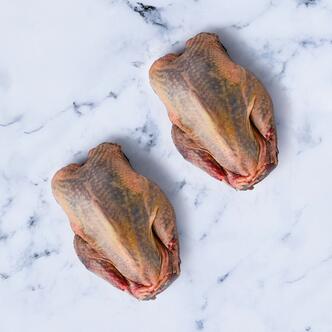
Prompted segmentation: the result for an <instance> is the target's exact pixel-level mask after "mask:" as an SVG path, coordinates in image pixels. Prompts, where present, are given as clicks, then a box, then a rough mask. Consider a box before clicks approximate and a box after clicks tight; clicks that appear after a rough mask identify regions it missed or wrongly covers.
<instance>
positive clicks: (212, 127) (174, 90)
mask: <svg viewBox="0 0 332 332" xmlns="http://www.w3.org/2000/svg"><path fill="white" fill-rule="evenodd" d="M149 74H150V82H151V86H152V87H153V89H154V91H155V92H156V93H157V94H158V96H159V97H160V99H161V100H162V101H163V103H164V104H165V106H166V108H167V110H168V115H169V118H170V120H171V122H172V123H173V128H172V137H173V141H174V143H175V145H176V147H177V148H178V150H179V151H180V153H181V154H182V155H183V156H184V157H185V158H186V159H187V160H189V161H190V162H192V163H193V164H195V165H196V166H198V167H200V168H202V169H203V170H205V171H206V172H208V173H209V174H210V175H212V176H214V177H215V178H217V179H219V180H222V181H225V182H226V183H228V184H230V185H231V186H232V187H234V188H235V189H240V190H245V189H251V188H252V187H253V185H254V184H255V183H257V182H259V181H260V180H262V179H263V178H264V177H265V176H266V175H267V174H268V173H269V172H270V171H271V170H272V169H273V168H274V167H275V166H276V165H277V162H278V159H277V155H278V149H277V137H276V128H275V124H274V118H273V106H272V101H271V98H270V96H269V95H268V93H267V91H266V90H265V88H264V87H263V85H262V84H261V83H260V82H259V80H258V79H257V78H255V77H254V75H253V74H252V73H250V72H249V71H247V70H245V69H244V68H242V67H241V66H239V65H237V64H235V63H234V62H233V61H232V60H231V58H230V57H229V55H228V54H227V52H226V50H225V48H224V47H223V45H222V44H221V43H220V41H219V38H218V36H217V35H215V34H211V33H200V34H198V35H197V36H195V37H193V38H191V39H190V40H188V41H187V43H186V48H185V50H184V52H183V53H181V54H179V55H177V54H167V55H166V56H164V57H162V58H160V59H158V60H157V61H155V62H154V63H153V65H152V66H151V68H150V73H149Z"/></svg>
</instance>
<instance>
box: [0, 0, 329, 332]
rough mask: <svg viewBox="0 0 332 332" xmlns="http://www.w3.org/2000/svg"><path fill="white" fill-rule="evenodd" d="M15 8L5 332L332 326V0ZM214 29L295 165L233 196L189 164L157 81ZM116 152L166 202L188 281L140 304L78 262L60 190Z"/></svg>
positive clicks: (86, 0)
mask: <svg viewBox="0 0 332 332" xmlns="http://www.w3.org/2000/svg"><path fill="white" fill-rule="evenodd" d="M145 5H151V6H153V7H150V8H149V7H146V8H145V10H144V7H143V6H142V5H140V4H138V3H136V2H135V1H132V0H128V1H126V0H113V1H112V0H58V1H45V0H44V1H43V0H30V1H24V0H0V151H1V158H0V308H1V309H0V331H1V332H21V331H25V332H30V331H31V332H32V331H34V332H42V331H43V332H44V331H47V332H53V331H62V332H67V331H68V332H69V331H80V332H90V331H107V332H109V331H115V332H132V331H133V332H150V331H151V332H152V331H153V332H154V331H159V332H166V331H167V332H169V331H180V332H189V331H208V332H214V331H216V332H217V331H218V332H219V331H224V332H232V331H234V332H240V331H249V332H251V331H252V332H265V331H267V332H308V331H310V332H329V331H332V314H331V308H332V225H331V208H332V201H331V193H330V190H331V178H330V172H331V168H332V153H331V147H332V133H331V122H332V106H331V102H330V96H331V91H332V1H331V0H251V1H245V0H233V1H226V0H224V1H220V0H219V1H218V0H197V1H194V0H181V1H175V0H167V1H162V0H150V1H149V2H148V3H145ZM201 31H210V32H217V33H218V34H219V36H220V38H221V40H222V42H223V43H224V45H225V46H226V48H227V49H228V51H229V53H230V54H231V56H232V57H233V58H234V59H235V60H236V61H238V62H239V63H240V64H242V65H244V66H246V67H247V68H248V69H250V70H251V71H253V72H254V73H255V74H256V75H257V76H258V77H259V78H260V79H261V80H262V81H263V82H264V83H265V85H266V86H267V88H268V90H269V91H270V93H271V95H272V98H273V101H274V105H275V115H276V119H277V122H278V134H279V148H280V155H279V156H280V164H279V166H278V168H277V169H276V170H275V171H274V172H273V173H271V174H270V176H269V177H268V178H266V179H265V180H264V181H263V182H262V183H261V184H259V185H257V186H256V188H255V190H253V191H249V192H235V191H234V190H232V189H230V188H228V187H227V186H225V185H224V184H222V183H219V182H217V181H216V180H214V179H212V178H210V177H209V176H208V175H206V174H205V173H203V172H202V171H200V170H199V169H197V168H195V167H193V166H192V165H190V164H189V163H187V162H186V161H185V160H183V158H182V157H181V156H180V155H179V153H178V152H177V151H176V149H175V147H174V146H173V144H172V141H171V137H170V123H169V121H168V118H167V115H166V111H165V109H164V107H163V105H162V104H161V102H160V101H159V99H158V98H157V96H156V95H154V93H153V92H152V90H151V88H150V86H149V83H148V68H149V66H150V65H151V63H152V61H153V60H154V59H156V58H157V57H159V56H161V55H163V54H165V53H166V52H170V51H179V50H180V49H181V48H182V47H183V45H184V42H185V40H186V39H188V38H189V37H191V36H193V35H194V34H196V33H198V32H201ZM104 141H115V142H118V143H121V144H122V145H123V148H124V151H125V152H126V154H127V156H128V157H129V159H130V160H131V162H132V164H133V165H134V167H135V168H136V169H137V170H138V171H139V172H141V173H142V174H144V175H146V176H148V177H150V178H151V179H153V180H154V181H155V182H156V183H158V184H159V185H160V187H161V188H162V189H163V190H164V191H165V192H166V193H167V195H168V197H169V198H170V199H171V201H172V203H173V205H174V207H175V210H176V214H177V222H178V229H179V233H180V239H181V249H182V250H181V256H182V274H181V276H180V278H179V279H178V280H177V281H176V282H175V283H174V284H173V285H172V286H171V287H170V288H169V289H168V290H167V291H165V292H164V293H162V294H160V295H159V297H158V298H157V299H156V300H155V301H150V302H138V301H136V300H135V299H133V298H130V297H129V296H128V295H126V294H125V293H122V292H120V291H118V290H116V289H114V288H112V287H111V286H109V285H108V284H106V283H105V282H104V281H103V280H101V279H99V278H97V277H96V276H94V275H93V274H92V273H89V272H88V271H87V270H85V268H84V267H83V266H82V265H81V264H80V262H79V261H78V259H77V258H76V256H75V253H74V250H73V246H72V238H73V234H72V232H71V230H70V228H69V224H68V221H67V219H66V216H65V215H64V213H63V212H62V210H61V209H60V207H59V206H58V205H57V204H56V203H55V201H54V199H53V197H52V195H51V191H50V179H51V177H52V175H53V173H54V172H55V171H56V170H57V169H58V168H60V167H62V166H64V165H66V164H67V163H70V162H75V161H78V162H80V161H83V160H84V158H85V157H86V154H87V151H88V150H89V149H90V148H92V147H93V146H95V145H97V144H98V143H101V142H104Z"/></svg>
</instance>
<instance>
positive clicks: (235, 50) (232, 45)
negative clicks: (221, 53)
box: [203, 27, 291, 158]
mask: <svg viewBox="0 0 332 332" xmlns="http://www.w3.org/2000/svg"><path fill="white" fill-rule="evenodd" d="M203 31H208V32H213V33H216V34H217V35H218V36H219V38H220V40H221V42H222V44H223V45H224V46H225V48H226V49H227V51H228V53H229V54H230V56H231V58H232V59H233V60H234V61H235V62H236V63H238V64H239V65H241V66H243V67H244V68H246V69H248V70H249V71H251V72H252V73H253V74H254V75H255V76H256V77H257V78H258V79H259V80H260V81H261V82H262V83H263V84H264V86H265V87H266V89H267V90H268V92H269V94H270V95H271V97H272V100H273V106H274V115H275V120H276V125H277V134H278V148H279V157H281V158H282V156H283V154H284V153H285V151H286V150H287V147H289V137H288V136H289V134H290V132H289V128H288V123H290V122H291V121H290V117H291V112H290V109H291V106H290V101H289V98H288V95H287V91H286V87H285V86H283V85H282V83H281V82H280V77H281V76H280V75H281V74H282V73H280V74H278V75H275V74H273V73H272V71H271V66H272V64H271V66H268V64H266V60H265V61H260V60H259V58H260V55H259V54H257V52H253V51H252V50H251V49H250V47H249V46H248V43H247V42H246V40H245V39H243V38H241V37H240V33H239V32H238V31H237V29H236V28H215V27H208V28H206V29H203ZM271 61H273V59H271Z"/></svg>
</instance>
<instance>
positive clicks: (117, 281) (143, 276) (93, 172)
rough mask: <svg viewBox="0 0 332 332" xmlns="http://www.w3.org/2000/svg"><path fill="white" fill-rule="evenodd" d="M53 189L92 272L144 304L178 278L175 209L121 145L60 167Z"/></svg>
mask: <svg viewBox="0 0 332 332" xmlns="http://www.w3.org/2000/svg"><path fill="white" fill-rule="evenodd" d="M52 189H53V193H54V196H55V198H56V200H57V202H58V203H59V204H60V205H61V206H62V208H63V209H64V210H65V212H66V214H67V215H68V217H69V220H70V224H71V227H72V229H73V231H74V233H75V238H74V246H75V249H76V253H77V255H78V257H79V258H80V260H81V261H82V263H83V264H84V265H85V266H86V267H87V268H88V269H89V270H91V271H92V272H94V273H96V274H97V275H99V276H100V277H102V278H104V279H106V280H107V281H109V282H110V283H111V284H113V285H114V286H116V287H118V288H120V289H121V290H125V291H127V292H129V293H130V294H132V295H133V296H135V297H136V298H138V299H144V300H146V299H150V298H154V297H155V295H156V294H157V293H159V292H160V291H162V290H163V289H164V288H165V287H167V286H168V284H169V283H170V282H171V281H172V280H173V279H174V278H175V277H176V276H177V275H178V274H179V273H180V268H179V265H180V260H179V248H178V237H177V232H176V225H175V215H174V211H173V208H172V206H171V205H170V203H169V201H168V200H167V198H166V196H165V195H164V194H163V193H162V192H161V190H160V189H159V188H158V187H157V186H156V185H155V184H154V183H152V182H151V181H149V180H148V179H147V178H145V177H144V176H141V175H139V174H137V173H136V172H135V171H134V170H133V169H132V168H131V166H130V164H129V162H128V159H127V158H126V156H125V155H124V154H123V153H122V151H121V148H120V146H119V145H116V144H110V143H104V144H100V145H99V146H97V147H96V148H94V149H92V150H91V151H90V152H89V156H88V160H87V161H86V162H85V163H84V164H83V165H79V164H70V165H68V166H67V167H64V168H62V169H61V170H59V171H58V172H57V173H56V174H55V175H54V177H53V180H52Z"/></svg>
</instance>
